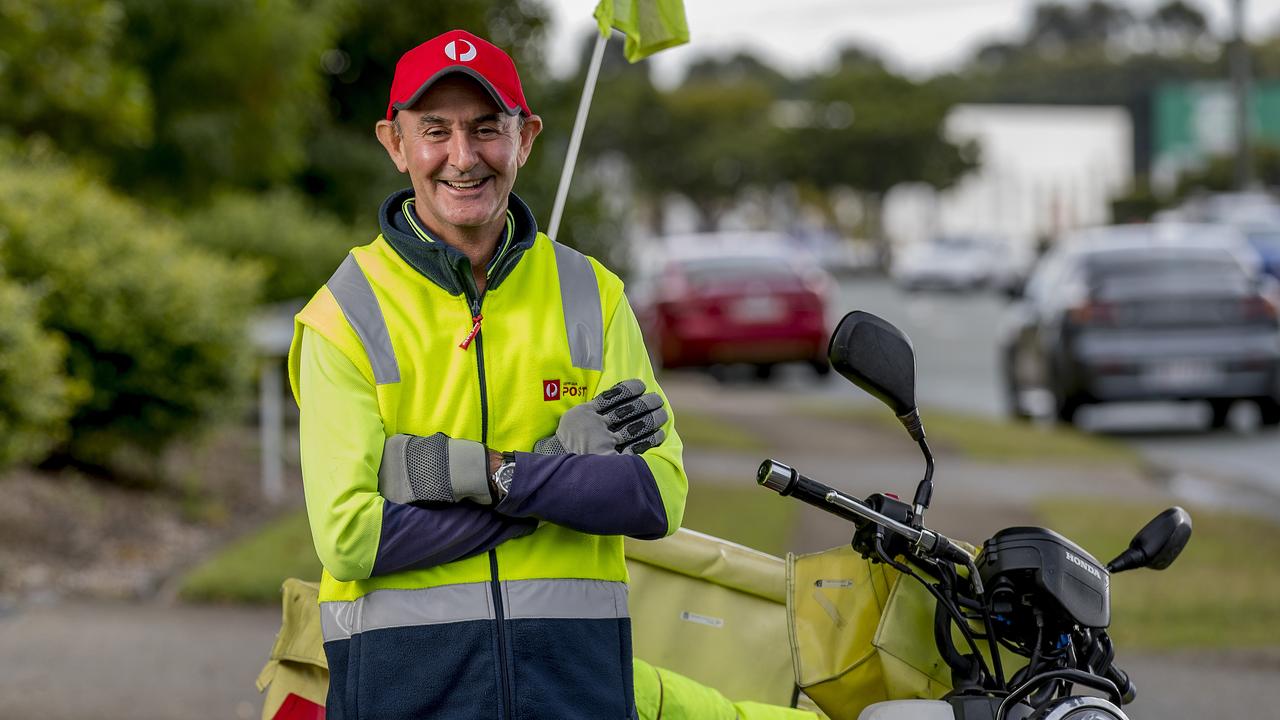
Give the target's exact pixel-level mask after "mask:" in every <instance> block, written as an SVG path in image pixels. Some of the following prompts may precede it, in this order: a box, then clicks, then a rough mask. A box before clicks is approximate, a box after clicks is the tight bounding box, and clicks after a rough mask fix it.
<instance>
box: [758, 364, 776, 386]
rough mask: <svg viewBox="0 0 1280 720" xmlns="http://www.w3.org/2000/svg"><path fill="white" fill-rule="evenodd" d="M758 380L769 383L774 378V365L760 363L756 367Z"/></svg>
mask: <svg viewBox="0 0 1280 720" xmlns="http://www.w3.org/2000/svg"><path fill="white" fill-rule="evenodd" d="M755 376H756V379H757V380H759V381H761V382H768V380H769V378H772V377H773V363H759V364H757V365H756V367H755Z"/></svg>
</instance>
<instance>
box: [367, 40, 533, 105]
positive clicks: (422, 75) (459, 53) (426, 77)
mask: <svg viewBox="0 0 1280 720" xmlns="http://www.w3.org/2000/svg"><path fill="white" fill-rule="evenodd" d="M481 48H483V49H484V54H483V55H482V54H480V49H481ZM453 72H460V73H463V74H465V75H467V76H469V77H471V79H473V80H475V81H476V82H478V83H480V84H481V85H483V86H484V89H485V90H487V91H488V92H489V94H490V95H491V96H492V97H493V101H494V102H495V103H497V105H498V107H499V108H500V109H502V111H503V112H505V113H507V114H508V115H515V114H517V113H521V112H523V113H524V114H526V115H532V114H533V112H532V111H531V110H530V109H529V104H528V103H527V102H525V99H524V90H523V89H522V88H521V87H520V76H519V75H518V74H517V73H516V64H515V62H514V61H512V59H511V57H510V56H509V55H507V54H506V53H505V52H503V51H502V48H499V47H498V46H497V45H494V44H493V43H490V42H489V41H488V40H485V39H484V38H481V37H477V36H475V35H472V34H471V33H469V32H467V31H465V30H450V31H449V32H447V33H444V34H443V35H437V36H436V37H434V38H432V39H430V40H428V41H426V42H424V43H422V44H421V45H419V46H417V47H415V48H413V49H412V50H410V51H408V52H406V53H405V54H404V55H402V56H401V57H400V61H399V62H397V63H396V72H395V76H394V77H393V78H392V79H391V96H390V97H389V98H388V99H387V115H386V117H387V119H388V120H391V119H392V118H394V117H395V114H396V111H397V110H403V109H405V108H407V107H409V106H411V105H413V104H414V103H415V102H417V101H418V99H419V98H421V97H422V95H423V93H425V92H426V91H427V90H428V89H429V88H430V87H431V85H432V84H433V83H435V82H436V81H437V80H439V79H440V78H442V77H444V76H445V75H448V74H449V73H453Z"/></svg>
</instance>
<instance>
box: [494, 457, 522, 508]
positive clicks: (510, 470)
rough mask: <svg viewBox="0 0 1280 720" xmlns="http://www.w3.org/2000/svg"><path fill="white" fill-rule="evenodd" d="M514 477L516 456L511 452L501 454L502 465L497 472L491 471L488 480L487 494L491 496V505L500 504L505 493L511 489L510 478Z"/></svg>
mask: <svg viewBox="0 0 1280 720" xmlns="http://www.w3.org/2000/svg"><path fill="white" fill-rule="evenodd" d="M515 475H516V454H515V453H513V452H504V453H502V464H501V465H499V466H498V469H497V470H494V471H493V476H492V477H490V478H489V493H490V494H491V495H493V503H494V504H495V505H496V504H498V503H500V502H502V499H503V498H505V497H506V496H507V491H508V490H510V489H511V478H513V477H515Z"/></svg>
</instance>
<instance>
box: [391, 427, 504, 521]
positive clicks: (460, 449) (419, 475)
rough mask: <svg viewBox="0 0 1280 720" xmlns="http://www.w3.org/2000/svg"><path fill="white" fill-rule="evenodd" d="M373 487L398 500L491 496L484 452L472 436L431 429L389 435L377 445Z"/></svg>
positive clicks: (487, 499)
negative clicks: (429, 432)
mask: <svg viewBox="0 0 1280 720" xmlns="http://www.w3.org/2000/svg"><path fill="white" fill-rule="evenodd" d="M378 492H379V493H381V494H382V496H383V497H385V498H386V499H388V500H390V501H392V502H398V503H413V502H457V501H459V500H472V501H474V502H477V503H479V504H481V505H491V504H492V503H493V501H494V499H493V493H492V491H491V490H490V478H489V453H488V451H487V450H486V449H485V446H484V445H483V444H481V443H478V442H475V441H474V440H457V439H454V438H451V437H449V436H448V435H445V434H444V433H436V434H435V435H428V436H426V437H423V436H421V435H392V436H391V437H389V438H387V441H386V442H385V443H384V444H383V446H382V465H381V466H380V467H379V468H378Z"/></svg>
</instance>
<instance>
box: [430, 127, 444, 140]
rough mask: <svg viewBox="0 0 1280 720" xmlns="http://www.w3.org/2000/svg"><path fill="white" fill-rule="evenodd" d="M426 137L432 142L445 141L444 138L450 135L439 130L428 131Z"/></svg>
mask: <svg viewBox="0 0 1280 720" xmlns="http://www.w3.org/2000/svg"><path fill="white" fill-rule="evenodd" d="M425 135H426V137H427V138H428V139H430V140H443V139H444V138H447V137H449V133H448V132H446V131H444V130H439V129H436V130H428V131H427V132H426V133H425Z"/></svg>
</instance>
